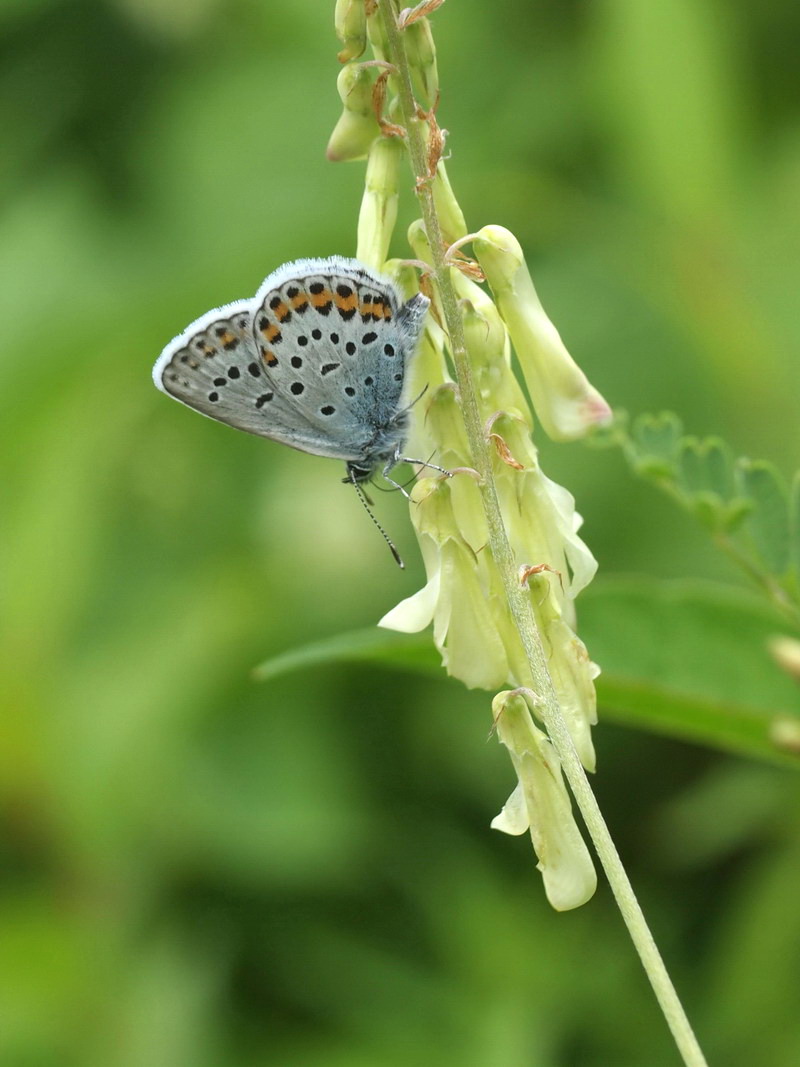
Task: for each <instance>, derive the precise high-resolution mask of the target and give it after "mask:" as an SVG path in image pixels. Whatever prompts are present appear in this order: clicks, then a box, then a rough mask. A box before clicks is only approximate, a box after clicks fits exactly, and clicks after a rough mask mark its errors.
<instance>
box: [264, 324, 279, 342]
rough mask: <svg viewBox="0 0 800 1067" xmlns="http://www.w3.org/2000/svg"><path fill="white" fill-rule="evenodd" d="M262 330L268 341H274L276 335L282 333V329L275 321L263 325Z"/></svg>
mask: <svg viewBox="0 0 800 1067" xmlns="http://www.w3.org/2000/svg"><path fill="white" fill-rule="evenodd" d="M261 332H262V333H263V334H264V336H265V337H266V339H267V340H268V341H274V340H275V338H276V337H278V336H279V335H280V332H281V331H280V329H279V328H278V326H277V324H276V323H274V322H268V323H267V325H266V326H262V328H261Z"/></svg>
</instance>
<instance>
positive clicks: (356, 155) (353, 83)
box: [326, 63, 380, 163]
mask: <svg viewBox="0 0 800 1067" xmlns="http://www.w3.org/2000/svg"><path fill="white" fill-rule="evenodd" d="M372 86H373V73H372V68H370V67H365V66H363V65H362V64H360V63H350V64H348V66H346V67H343V68H342V69H341V70H340V71H339V77H338V78H337V79H336V88H337V90H338V92H339V97H340V98H341V101H342V104H343V105H344V110H343V111H342V114H341V115H340V117H339V121H338V122H337V123H336V125H335V126H334V128H333V133H332V134H331V137H330V140H329V141H328V147H327V150H326V154H327V157H328V159H329V160H331V162H332V163H340V162H345V161H347V160H351V159H363V158H364V156H365V155H366V154H367V152H368V151H369V148H370V145H371V144H372V142H373V141H374V140H375V138H376V137H377V136H378V134H379V133H380V127H379V126H378V120H377V119H376V118H375V112H374V111H373V110H372Z"/></svg>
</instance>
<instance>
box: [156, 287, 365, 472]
mask: <svg viewBox="0 0 800 1067" xmlns="http://www.w3.org/2000/svg"><path fill="white" fill-rule="evenodd" d="M252 304H253V301H252V300H239V301H236V302H235V303H232V304H226V305H225V306H224V307H221V308H215V309H214V310H213V311H209V312H208V313H207V314H205V315H203V316H202V317H201V318H199V319H197V320H196V321H195V322H193V323H192V324H191V325H190V326H188V327H187V328H186V329H185V330H184V331H183V332H182V333H181V334H179V335H178V336H177V337H176V338H175V339H174V340H172V341H170V343H169V344H168V345H167V347H166V348H165V349H164V351H163V352H162V353H161V355H160V356H159V358H158V360H157V362H156V365H155V367H154V368H153V381H154V382H155V384H156V385H157V386H158V388H159V389H161V390H162V391H163V392H165V393H167V394H168V395H169V396H172V397H174V398H175V399H176V400H180V401H181V403H183V404H186V405H187V406H188V407H190V408H193V409H194V410H195V411H199V412H200V413H201V414H202V415H207V416H208V417H209V418H212V419H216V420H217V421H218V422H224V423H226V424H227V425H228V426H233V427H235V428H236V429H238V430H244V431H245V432H247V433H252V434H257V435H258V436H259V437H268V438H270V439H271V440H273V441H279V442H281V443H282V444H286V445H289V446H290V447H292V448H296V449H299V450H300V451H302V452H311V453H313V454H314V455H320V456H331V457H333V458H335V459H348V458H349V457H348V456H342V455H341V453H340V451H339V450H338V449H337V448H336V446H335V445H332V444H331V442H330V440H329V438H327V437H326V435H325V434H324V432H320V430H319V429H317V428H316V427H315V426H313V425H310V424H308V422H307V421H306V420H305V419H304V416H303V410H302V406H300V407H299V408H298V405H297V404H296V402H295V400H296V398H295V397H294V396H293V395H292V394H291V393H289V394H288V395H284V394H283V393H282V392H281V388H280V383H279V382H275V381H274V380H273V377H272V373H271V369H270V368H269V367H268V366H267V365H266V363H265V362H264V359H263V357H262V353H261V352H260V350H259V348H258V347H257V346H256V344H255V341H254V338H253V329H252Z"/></svg>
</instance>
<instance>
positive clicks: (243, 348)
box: [153, 256, 429, 482]
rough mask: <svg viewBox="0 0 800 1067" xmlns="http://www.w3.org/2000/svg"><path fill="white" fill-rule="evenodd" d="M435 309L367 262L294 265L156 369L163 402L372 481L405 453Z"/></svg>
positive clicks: (202, 325)
mask: <svg viewBox="0 0 800 1067" xmlns="http://www.w3.org/2000/svg"><path fill="white" fill-rule="evenodd" d="M428 304H429V301H428V299H427V298H426V297H424V296H422V295H421V294H417V295H416V296H414V297H412V299H411V300H409V301H407V302H405V303H404V302H403V300H402V297H401V296H400V293H399V292H398V290H397V288H396V286H395V285H394V284H393V283H392V282H391V281H389V280H388V279H386V278H383V277H381V276H380V275H378V274H376V273H375V272H373V271H372V270H370V269H369V268H367V267H365V266H364V265H363V264H361V263H359V262H358V261H357V260H353V259H345V258H343V257H340V256H331V257H329V258H328V259H306V260H297V261H296V262H293V263H287V264H285V265H284V266H282V267H280V268H279V269H278V270H276V271H274V272H273V273H272V274H270V275H269V276H268V277H267V278H266V279H265V280H264V282H263V283H262V285H261V286H260V288H259V290H258V292H257V293H256V295H255V297H254V298H253V299H252V300H239V301H236V302H234V303H232V304H226V305H225V306H223V307H220V308H215V309H214V310H212V311H209V312H208V313H207V314H205V315H203V316H202V317H201V318H199V319H197V320H196V321H195V322H193V323H192V324H191V325H190V326H188V327H187V328H186V329H185V330H184V331H183V332H182V333H181V334H179V335H178V336H177V337H176V338H175V339H174V340H172V341H171V342H170V343H169V344H168V345H167V346H166V348H165V349H164V351H163V352H162V353H161V356H160V357H159V359H158V360H157V362H156V364H155V367H154V368H153V379H154V381H155V384H156V385H157V386H158V388H159V389H161V390H162V391H163V392H165V393H167V394H168V395H169V396H172V397H174V398H175V399H176V400H179V401H181V402H182V403H184V404H186V405H187V406H189V407H190V408H193V409H194V410H195V411H199V412H200V413H201V414H203V415H207V416H208V417H210V418H213V419H216V420H217V421H219V422H224V423H226V424H227V425H229V426H234V427H236V428H237V429H240V430H244V431H245V432H247V433H252V434H256V435H258V436H261V437H267V438H269V439H271V440H274V441H279V442H281V443H283V444H286V445H289V446H290V447H291V448H295V449H298V450H300V451H301V452H308V453H311V454H313V455H317V456H328V457H330V458H333V459H339V460H344V462H345V463H346V464H347V474H348V479H347V480H348V481H355V482H361V481H366V480H368V479H369V478H370V477H371V476H372V475H373V473H374V472H375V471H376V470H377V469H379V468H387V467H391V465H392V464H393V463H394V462H396V461H397V460H398V458H399V455H400V450H401V447H402V444H403V442H404V440H405V436H406V431H407V423H408V406H407V403H406V400H405V398H404V396H403V386H404V383H405V376H406V367H407V364H408V361H409V360H410V359H411V357H412V356H413V354H414V350H415V348H416V345H417V342H418V339H419V336H420V333H421V330H422V323H423V320H424V317H425V313H426V311H427V308H428Z"/></svg>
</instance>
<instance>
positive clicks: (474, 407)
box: [378, 0, 706, 1067]
mask: <svg viewBox="0 0 800 1067" xmlns="http://www.w3.org/2000/svg"><path fill="white" fill-rule="evenodd" d="M378 7H379V9H380V14H381V18H382V20H383V24H384V27H385V31H386V35H387V38H388V42H389V48H390V52H391V55H390V58H391V61H392V63H393V64H394V66H395V68H396V69H397V80H398V82H399V86H398V95H399V101H400V107H401V111H402V114H403V122H404V125H405V128H406V131H407V135H408V146H409V151H410V155H411V163H412V167H413V170H414V177H415V179H416V188H417V196H418V199H419V202H420V207H421V210H422V217H423V220H424V223H425V229H426V231H427V236H428V240H429V242H430V247H431V253H432V259H433V277H434V278H435V280H436V283H437V285H438V287H439V293H440V296H441V303H442V311H443V314H444V318H445V322H446V325H447V331H448V334H449V338H450V351H451V353H452V357H453V362H454V365H455V370H456V377H457V380H458V389H459V395H460V398H461V410H462V412H463V416H464V423H465V426H466V431H467V436H468V439H469V444H470V449H471V453H472V463H473V466H474V467H475V470H477V472H478V473H479V475H480V478H481V486H480V488H481V497H482V500H483V507H484V510H485V513H486V520H487V524H488V529H489V548H490V550H491V553H492V556H493V558H494V561H495V564H496V565H497V568H498V571H499V573H500V575H501V578H502V582H503V588H504V591H505V594H506V597H507V599H508V606H509V610H510V612H511V616H512V618H513V620H514V623H515V625H516V628H517V630H518V631H519V635H520V638H521V641H522V645H523V648H524V650H525V655H526V657H527V660H528V664H529V666H530V671H531V676H532V678H533V681H534V687H535V690H536V693H537V695H538V697H539V698H540V700H541V701H542V704H541V707H540V710H541V712H542V718H543V719H544V722H545V725H546V726H547V730H548V733H549V735H550V738H551V740H552V742H553V745H554V746H555V749H556V751H557V753H558V755H559V758H560V760H561V764H562V766H563V768H564V773H565V775H566V778H567V781H568V782H569V784H570V787H571V789H572V793H573V795H574V797H575V800H576V802H577V804H578V807H579V808H580V810H581V814H582V815H583V818H584V821H585V823H586V826H587V828H588V830H589V833H590V835H591V838H592V841H593V842H594V846H595V849H596V851H597V855H598V857H599V859H600V862H601V863H602V865H603V869H604V870H605V872H606V877H607V878H608V881H609V884H610V886H611V889H612V891H613V893H614V896H615V898H616V901H617V905H618V907H619V909H620V912H621V913H622V917H623V919H624V921H625V924H626V925H627V927H628V931H629V933H630V936H631V939H632V941H633V943H634V945H635V947H636V950H637V952H638V953H639V956H640V958H641V961H642V964H643V965H644V968H645V971H646V972H647V976H648V978H649V979H650V982H651V984H652V986H653V990H654V992H655V994H656V998H657V999H658V1002H659V1004H660V1006H661V1010H662V1012H663V1013H664V1017H665V1018H666V1021H667V1024H668V1025H669V1028H670V1030H671V1031H672V1035H673V1037H674V1039H675V1043H676V1045H677V1046H678V1049H679V1050H680V1052H681V1055H682V1057H683V1060H684V1063H685V1064H686V1065H687V1067H704V1065H705V1063H706V1061H705V1058H704V1056H703V1053H702V1051H701V1049H700V1046H699V1045H698V1043H697V1039H696V1037H695V1035H694V1033H693V1032H692V1028H691V1026H690V1024H689V1020H688V1019H687V1017H686V1013H685V1012H684V1010H683V1007H682V1005H681V1002H680V1000H679V999H678V995H677V993H676V991H675V987H674V986H673V984H672V981H671V980H670V977H669V974H668V973H667V969H666V967H665V966H664V961H663V960H662V958H661V955H660V953H659V951H658V948H657V947H656V943H655V941H654V940H653V936H652V934H651V933H650V930H649V928H648V926H647V922H646V921H645V917H644V914H643V913H642V909H641V907H640V906H639V902H638V901H637V899H636V895H635V893H634V891H633V887H632V885H631V883H630V879H629V878H628V876H627V874H626V872H625V868H624V867H623V865H622V861H621V860H620V857H619V853H618V852H617V850H616V847H615V845H614V842H613V841H612V840H611V835H610V833H609V831H608V827H607V826H606V823H605V820H604V819H603V816H602V814H601V812H600V808H599V807H598V804H597V801H596V799H595V796H594V793H593V792H592V789H591V786H590V785H589V781H588V779H587V777H586V772H585V771H584V769H583V766H582V764H581V762H580V759H579V757H578V753H577V752H576V750H575V746H574V744H573V743H572V739H571V737H570V735H569V731H568V729H567V724H566V722H565V720H564V716H563V714H562V712H561V708H560V706H559V701H558V697H557V695H556V692H555V687H554V685H553V680H552V678H551V676H550V672H549V671H548V668H547V659H546V656H545V653H544V649H543V648H542V642H541V637H540V635H539V631H538V628H537V626H536V622H535V620H534V617H533V612H532V610H531V605H530V600H529V598H528V595H527V594H526V592H525V591H524V590H523V588H522V586H521V585H520V582H519V580H518V577H517V568H516V564H515V560H514V555H513V552H512V550H511V545H510V544H509V541H508V536H507V534H506V530H505V526H504V523H503V517H502V514H501V511H500V503H499V501H498V497H497V492H496V489H495V484H494V477H493V473H492V461H491V454H490V452H489V448H488V443H487V441H486V438H485V436H484V432H483V426H482V422H481V417H480V410H479V407H478V399H477V396H476V392H475V387H474V383H473V377H472V368H471V366H470V362H469V357H468V354H467V349H466V344H465V341H464V329H463V324H462V320H461V312H460V310H459V306H458V301H457V298H456V294H455V290H454V288H453V285H452V281H451V278H450V270H451V269H453V268H451V267H449V266H448V265H447V263H446V261H445V253H444V242H443V240H442V233H441V227H440V225H439V219H438V215H437V212H436V207H435V204H434V199H433V191H432V188H431V185H432V183H431V181H430V179H429V176H428V169H427V160H426V145H425V143H424V140H423V136H422V132H421V130H420V126H419V123H418V120H417V115H416V111H417V109H416V105H415V102H414V95H413V91H412V86H411V74H410V69H409V63H408V56H407V54H406V50H405V44H404V41H403V35H402V32H401V31H400V29H399V28H398V25H397V19H396V12H395V8H394V5H393V3H392V0H378Z"/></svg>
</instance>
